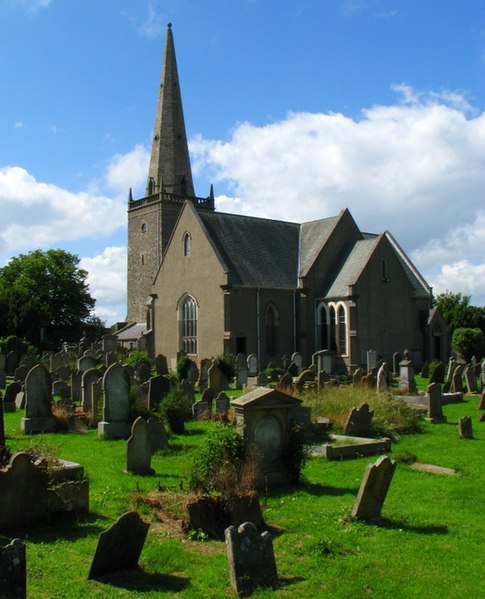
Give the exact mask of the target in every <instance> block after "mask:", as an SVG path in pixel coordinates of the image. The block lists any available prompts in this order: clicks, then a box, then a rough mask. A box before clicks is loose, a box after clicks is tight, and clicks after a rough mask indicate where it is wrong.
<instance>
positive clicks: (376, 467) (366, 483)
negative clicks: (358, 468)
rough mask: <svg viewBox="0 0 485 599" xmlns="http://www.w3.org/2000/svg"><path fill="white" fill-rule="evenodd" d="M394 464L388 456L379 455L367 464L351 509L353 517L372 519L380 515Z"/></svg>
mask: <svg viewBox="0 0 485 599" xmlns="http://www.w3.org/2000/svg"><path fill="white" fill-rule="evenodd" d="M396 464H397V462H396V461H395V460H391V459H390V458H389V457H388V456H381V457H380V458H379V459H378V460H377V461H376V462H374V464H369V465H368V466H367V468H366V470H365V473H364V477H363V479H362V483H361V485H360V489H359V492H358V494H357V498H356V500H355V503H354V507H353V509H352V517H353V518H358V519H360V520H372V519H374V518H378V517H379V516H380V514H381V510H382V506H383V504H384V500H385V498H386V495H387V492H388V490H389V487H390V485H391V481H392V477H393V475H394V471H395V470H396Z"/></svg>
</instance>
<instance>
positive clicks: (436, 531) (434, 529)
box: [367, 518, 448, 535]
mask: <svg viewBox="0 0 485 599" xmlns="http://www.w3.org/2000/svg"><path fill="white" fill-rule="evenodd" d="M367 524H374V525H375V526H378V527H379V528H388V529H390V530H405V531H406V532H415V533H418V534H423V535H446V534H448V527H447V526H436V525H433V524H426V525H423V526H419V525H417V524H416V525H415V524H409V523H408V522H406V521H404V520H390V519H389V518H376V519H375V520H372V521H367Z"/></svg>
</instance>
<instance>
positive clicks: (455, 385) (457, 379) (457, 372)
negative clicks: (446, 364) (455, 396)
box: [451, 364, 463, 393]
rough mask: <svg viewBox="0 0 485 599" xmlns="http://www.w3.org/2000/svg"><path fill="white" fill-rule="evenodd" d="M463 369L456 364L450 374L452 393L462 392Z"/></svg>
mask: <svg viewBox="0 0 485 599" xmlns="http://www.w3.org/2000/svg"><path fill="white" fill-rule="evenodd" d="M462 378H463V369H462V367H461V366H460V365H459V364H458V365H457V366H456V367H455V369H454V370H453V374H452V375H451V391H452V393H463V381H462Z"/></svg>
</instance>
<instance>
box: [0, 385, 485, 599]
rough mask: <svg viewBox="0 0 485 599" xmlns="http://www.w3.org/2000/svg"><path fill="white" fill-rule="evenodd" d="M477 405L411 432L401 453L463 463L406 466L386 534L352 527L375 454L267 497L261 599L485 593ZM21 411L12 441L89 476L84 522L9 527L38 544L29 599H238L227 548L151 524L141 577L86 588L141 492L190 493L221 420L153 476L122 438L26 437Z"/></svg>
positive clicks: (173, 446)
mask: <svg viewBox="0 0 485 599" xmlns="http://www.w3.org/2000/svg"><path fill="white" fill-rule="evenodd" d="M477 404H478V397H472V396H466V398H465V401H464V402H463V403H461V404H450V405H447V406H444V413H445V414H446V416H447V417H448V422H447V423H446V424H439V425H430V424H424V425H423V432H422V433H419V434H414V435H403V436H402V437H401V438H400V440H399V442H397V443H393V453H396V454H397V453H403V452H411V453H413V454H415V455H416V457H417V459H418V461H420V462H426V463H433V464H437V465H440V466H446V467H449V468H455V469H456V470H457V471H458V473H459V476H456V477H447V476H438V475H433V474H425V473H421V472H417V471H414V470H412V469H410V468H409V466H408V465H407V464H405V463H399V464H398V466H397V469H396V473H395V475H394V479H393V482H392V485H391V488H390V490H389V493H388V496H387V498H386V501H385V503H384V508H383V512H382V515H383V521H382V522H381V523H380V524H379V525H375V524H365V523H361V522H357V521H353V520H352V519H351V518H350V513H351V510H352V506H353V503H354V500H355V496H356V494H357V491H358V488H359V485H360V482H361V479H362V475H363V473H364V470H365V467H366V465H367V464H369V463H371V462H373V461H374V458H362V459H358V460H347V461H343V462H327V461H326V460H325V459H324V458H312V459H310V460H308V462H307V464H306V466H305V470H304V473H303V474H304V481H303V483H302V484H301V486H300V487H299V488H298V489H294V490H288V489H286V490H279V491H274V492H272V493H270V494H263V495H262V497H261V503H262V506H263V512H264V517H265V520H266V522H267V523H268V524H269V525H271V526H272V527H274V531H275V532H276V534H275V538H274V549H275V555H276V562H277V567H278V574H279V580H280V585H279V587H278V589H277V590H276V591H269V590H266V591H265V590H261V591H258V592H257V593H255V594H254V597H257V598H263V597H273V596H276V597H302V598H309V597H332V598H333V599H337V598H342V599H353V598H360V597H376V598H377V597H378V598H379V599H382V598H387V597H389V598H391V597H392V598H393V599H400V598H402V599H409V598H414V597H439V598H440V599H445V598H450V599H451V598H453V599H456V598H466V599H473V598H477V599H479V598H481V597H485V582H484V578H483V547H484V546H485V518H484V514H485V469H484V467H483V459H484V455H485V451H484V448H485V423H480V422H478V417H479V414H480V412H479V411H478V410H477ZM463 415H471V416H472V417H473V428H474V436H475V438H474V439H473V440H463V439H460V438H459V437H458V430H457V429H458V426H457V421H458V418H459V417H460V416H463ZM20 416H21V414H20V413H16V414H5V428H6V434H7V443H8V445H9V447H10V448H11V449H21V448H23V447H26V446H28V445H29V444H30V443H32V442H34V443H37V442H39V441H42V443H44V444H47V445H48V446H49V445H50V446H51V447H53V451H54V452H55V453H57V454H58V455H59V456H60V457H62V458H65V459H69V460H73V461H77V462H79V463H81V464H83V465H84V467H85V471H86V473H87V475H88V477H89V480H90V503H91V513H90V515H89V516H87V517H86V518H79V519H77V520H76V519H72V518H68V517H62V518H55V519H53V520H51V521H49V522H43V523H40V524H38V525H35V526H33V525H32V526H30V527H29V528H28V530H27V531H25V530H16V531H12V532H13V533H14V535H15V536H18V537H20V538H21V539H23V540H24V541H25V542H26V544H27V560H28V561H27V573H28V596H29V597H30V598H33V599H37V598H49V599H51V598H66V599H67V598H69V599H71V598H76V597H86V596H89V597H90V598H91V597H95V598H112V597H143V598H147V599H150V598H152V597H183V598H191V597H194V598H198V597H201V598H202V597H204V598H209V597H210V598H223V597H227V596H228V595H230V586H229V577H228V566H227V559H226V555H225V546H224V544H223V543H221V542H215V541H206V542H195V541H190V540H188V539H185V538H183V537H182V536H180V535H176V534H173V533H172V532H171V529H170V528H167V527H166V526H162V525H159V524H157V522H156V521H155V518H154V516H153V514H151V513H150V511H149V510H148V508H146V507H143V508H140V511H141V513H142V514H143V515H144V516H146V517H148V518H149V519H151V520H152V522H153V524H152V527H151V529H150V533H149V536H148V539H147V542H146V544H145V547H144V549H143V553H142V555H141V559H140V565H141V569H140V570H139V571H137V572H135V573H133V572H132V573H128V574H125V575H118V576H112V577H110V578H108V579H106V580H103V581H102V582H101V581H88V580H87V579H86V577H87V573H88V571H89V567H90V564H91V559H92V556H93V552H94V550H95V547H96V542H97V537H98V535H99V533H100V532H101V531H103V530H105V529H106V528H107V527H108V526H110V525H111V524H112V523H113V522H114V520H115V519H116V518H118V517H119V516H120V515H121V514H122V513H123V512H124V511H126V510H128V509H132V507H133V504H132V500H131V496H132V493H133V492H134V491H135V490H137V489H138V491H139V492H141V493H148V492H150V491H154V490H156V488H157V485H158V484H160V485H161V486H162V487H163V488H165V489H166V491H171V490H172V491H173V493H174V494H175V493H180V485H182V486H185V487H186V485H187V480H188V476H189V471H190V463H191V455H194V454H196V453H197V451H198V449H199V447H200V446H201V444H202V442H203V440H204V438H205V435H207V434H210V431H211V430H212V427H213V426H214V425H213V424H212V423H199V422H192V423H189V425H188V426H187V430H188V433H187V434H186V435H180V436H175V435H172V436H171V437H170V448H169V450H167V451H165V452H163V453H160V454H157V455H155V456H154V458H153V460H152V467H153V468H154V469H155V471H156V475H155V476H153V477H141V476H133V475H129V474H125V473H124V472H123V469H124V465H125V442H124V441H100V440H98V439H97V437H96V433H95V431H92V432H89V433H87V434H85V435H69V434H58V435H53V434H48V435H43V436H42V437H39V436H36V437H31V438H26V437H23V436H22V435H21V434H19V432H18V431H19V419H20Z"/></svg>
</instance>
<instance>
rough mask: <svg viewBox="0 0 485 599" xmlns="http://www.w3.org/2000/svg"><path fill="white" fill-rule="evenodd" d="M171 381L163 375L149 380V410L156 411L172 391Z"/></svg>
mask: <svg viewBox="0 0 485 599" xmlns="http://www.w3.org/2000/svg"><path fill="white" fill-rule="evenodd" d="M171 386H172V384H171V381H170V379H169V378H168V377H167V376H166V375H163V374H157V375H156V376H152V377H151V378H150V379H149V380H148V409H149V410H153V411H156V410H158V407H159V406H160V402H161V401H162V399H163V398H164V397H165V396H166V395H167V393H168V392H169V391H170V389H171Z"/></svg>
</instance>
